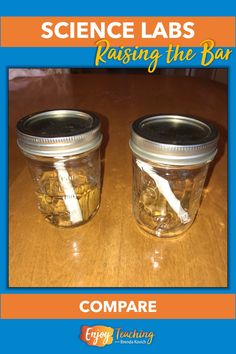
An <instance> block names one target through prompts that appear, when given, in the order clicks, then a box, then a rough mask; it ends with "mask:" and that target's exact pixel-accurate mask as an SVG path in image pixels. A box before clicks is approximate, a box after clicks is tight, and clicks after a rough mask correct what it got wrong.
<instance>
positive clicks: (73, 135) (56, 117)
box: [16, 109, 102, 157]
mask: <svg viewBox="0 0 236 354" xmlns="http://www.w3.org/2000/svg"><path fill="white" fill-rule="evenodd" d="M16 132H17V144H18V146H19V147H20V149H21V150H22V151H23V152H24V153H26V154H27V153H28V154H32V155H38V156H50V157H59V156H69V155H75V154H80V153H83V152H86V151H89V150H91V149H94V148H96V147H98V146H99V145H100V143H101V141H102V134H101V132H100V121H99V119H98V118H97V117H96V116H95V115H93V114H91V113H88V112H84V111H78V110H72V109H70V110H67V109H57V110H51V111H44V112H38V113H34V114H31V115H29V116H27V117H24V118H22V119H21V120H20V121H18V123H17V126H16Z"/></svg>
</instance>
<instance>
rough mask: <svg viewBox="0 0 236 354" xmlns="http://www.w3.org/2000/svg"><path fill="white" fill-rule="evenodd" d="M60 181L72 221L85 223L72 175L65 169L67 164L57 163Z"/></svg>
mask: <svg viewBox="0 0 236 354" xmlns="http://www.w3.org/2000/svg"><path fill="white" fill-rule="evenodd" d="M54 166H55V167H56V170H57V174H58V179H59V182H60V186H61V189H62V190H63V192H64V197H63V200H64V203H65V206H66V208H67V210H68V212H69V215H70V221H71V223H72V224H76V223H77V222H81V221H83V216H82V212H81V208H80V205H79V201H78V199H77V195H76V193H75V190H74V187H73V185H72V183H71V180H70V175H69V173H68V171H67V169H66V168H65V164H64V162H62V161H59V162H55V163H54Z"/></svg>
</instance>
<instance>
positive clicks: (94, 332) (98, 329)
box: [80, 326, 114, 347]
mask: <svg viewBox="0 0 236 354" xmlns="http://www.w3.org/2000/svg"><path fill="white" fill-rule="evenodd" d="M113 333H114V329H113V328H112V327H106V326H93V327H89V326H82V327H81V335H80V339H81V340H82V341H84V342H85V343H87V344H88V345H91V346H96V347H105V345H109V344H111V343H112V342H113Z"/></svg>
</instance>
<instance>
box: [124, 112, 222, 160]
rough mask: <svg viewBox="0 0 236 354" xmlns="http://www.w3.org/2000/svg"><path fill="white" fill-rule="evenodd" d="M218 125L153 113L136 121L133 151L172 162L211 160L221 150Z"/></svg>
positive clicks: (134, 124) (146, 157) (151, 158)
mask: <svg viewBox="0 0 236 354" xmlns="http://www.w3.org/2000/svg"><path fill="white" fill-rule="evenodd" d="M218 138H219V134H218V130H217V128H216V127H215V126H214V125H213V124H211V123H209V122H207V121H205V120H203V119H198V118H194V117H185V116H180V115H167V114H166V115H153V116H149V117H144V118H139V119H137V120H136V121H135V122H134V123H133V124H132V132H131V139H130V148H131V150H132V151H133V152H134V153H135V154H136V155H138V156H139V157H141V158H143V159H146V160H150V161H153V162H157V163H163V164H169V165H179V166H180V165H195V164H201V163H207V162H210V161H211V160H212V159H213V158H214V156H215V154H216V152H217V141H218Z"/></svg>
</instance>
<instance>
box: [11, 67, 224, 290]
mask: <svg viewBox="0 0 236 354" xmlns="http://www.w3.org/2000/svg"><path fill="white" fill-rule="evenodd" d="M53 108H78V109H79V108H80V109H84V110H89V111H94V112H96V113H98V115H99V117H100V119H101V121H102V129H103V133H104V141H103V146H102V155H103V166H104V171H103V188H102V199H101V206H100V209H99V211H98V213H97V214H96V216H95V217H94V218H93V219H92V220H91V221H90V222H88V223H87V224H85V225H83V226H81V227H77V228H72V229H63V228H56V227H55V226H53V225H50V224H49V223H47V222H46V221H44V219H43V216H42V215H41V214H40V212H39V211H38V210H37V207H36V200H35V195H34V188H33V183H32V181H31V177H30V175H29V172H28V169H27V165H26V161H25V159H24V157H23V156H22V154H21V152H20V151H19V149H18V147H17V145H16V135H15V125H16V122H17V120H19V119H20V118H21V117H22V116H25V115H27V114H29V113H32V112H35V111H41V110H46V109H53ZM152 113H180V114H190V115H195V116H199V117H203V118H204V117H205V118H207V119H209V120H211V121H213V122H215V123H217V125H218V127H219V128H220V132H221V138H220V143H219V152H218V155H217V157H216V159H215V161H214V162H213V163H212V165H211V168H210V172H209V176H208V178H207V182H206V186H205V189H204V195H203V200H202V203H201V207H200V209H199V212H198V215H197V218H196V220H195V222H194V224H193V225H192V227H191V228H190V229H189V230H188V231H187V232H186V233H185V234H183V236H180V237H178V238H173V239H159V238H156V237H154V236H149V235H147V234H145V233H144V232H143V231H140V229H139V228H138V226H137V225H136V222H135V220H134V218H133V216H132V208H131V192H132V166H131V152H130V149H129V146H128V140H129V135H130V124H131V123H132V121H134V120H135V119H136V118H138V117H140V116H142V115H147V114H152ZM226 132H227V87H226V86H225V85H223V84H219V83H215V82H213V81H210V80H205V79H200V78H193V77H161V76H159V75H150V74H146V73H144V72H140V73H137V72H135V73H133V72H132V70H130V71H129V72H127V71H119V72H117V71H110V72H103V71H101V72H100V73H97V72H95V73H93V72H92V71H91V72H89V73H81V74H73V75H55V76H50V77H44V78H18V79H14V80H13V81H11V82H10V85H9V286H10V287H226V286H227V146H226V142H227V138H226Z"/></svg>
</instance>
